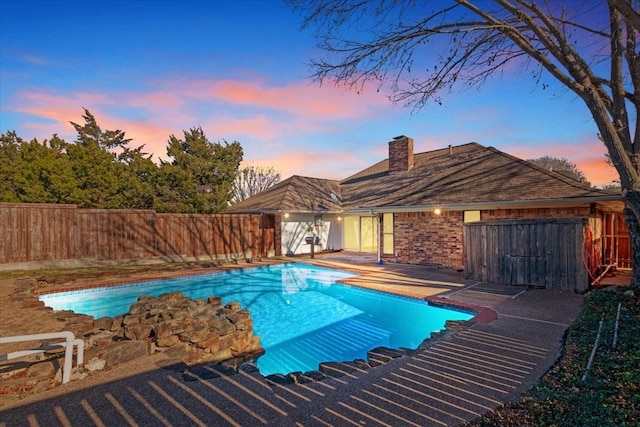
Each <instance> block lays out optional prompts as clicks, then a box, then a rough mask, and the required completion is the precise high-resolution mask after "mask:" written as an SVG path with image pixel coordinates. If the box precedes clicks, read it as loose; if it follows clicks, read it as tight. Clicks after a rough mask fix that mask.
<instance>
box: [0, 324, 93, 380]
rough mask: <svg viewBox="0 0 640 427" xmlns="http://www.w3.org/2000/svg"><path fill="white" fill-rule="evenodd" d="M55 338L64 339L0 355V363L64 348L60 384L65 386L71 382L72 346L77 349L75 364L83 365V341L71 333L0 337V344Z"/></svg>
mask: <svg viewBox="0 0 640 427" xmlns="http://www.w3.org/2000/svg"><path fill="white" fill-rule="evenodd" d="M56 338H64V339H65V341H64V342H61V343H55V344H47V345H43V346H41V347H38V348H34V349H30V350H21V351H14V352H11V353H7V354H0V361H2V360H10V359H16V358H18V357H24V356H29V355H32V354H37V353H44V352H45V351H48V350H53V349H56V348H60V347H64V365H63V367H62V384H66V383H68V382H69V380H71V365H72V361H73V346H74V345H75V346H77V347H78V355H77V356H76V364H77V366H80V365H82V364H83V363H84V341H82V340H81V339H76V337H75V336H74V335H73V332H70V331H62V332H51V333H47V334H34V335H19V336H15V337H0V344H9V343H16V342H25V341H38V340H51V339H56Z"/></svg>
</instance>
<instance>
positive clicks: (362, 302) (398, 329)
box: [40, 263, 473, 375]
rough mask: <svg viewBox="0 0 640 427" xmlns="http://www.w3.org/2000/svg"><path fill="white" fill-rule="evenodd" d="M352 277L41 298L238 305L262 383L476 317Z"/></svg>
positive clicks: (228, 276) (295, 277) (251, 275)
mask: <svg viewBox="0 0 640 427" xmlns="http://www.w3.org/2000/svg"><path fill="white" fill-rule="evenodd" d="M352 276H354V274H353V273H349V272H345V271H340V270H334V269H329V268H323V267H317V266H311V265H308V264H302V263H291V264H280V265H274V266H268V267H257V268H247V269H243V270H236V271H227V272H222V273H212V274H206V275H199V276H189V277H180V278H173V279H163V280H154V281H149V282H142V283H135V284H131V285H122V286H113V287H107V288H97V289H86V290H82V291H72V292H61V293H56V294H48V295H42V296H41V297H40V300H41V301H43V302H44V303H45V305H47V306H49V307H52V308H54V309H56V310H73V311H74V312H76V313H83V314H88V315H90V316H93V317H95V318H99V317H105V316H106V317H114V316H118V315H120V314H124V313H126V312H128V311H129V307H130V306H131V305H132V304H134V303H135V302H136V300H137V299H138V296H140V295H154V296H158V295H161V294H163V293H166V292H174V291H181V292H182V294H183V295H184V296H187V297H189V298H194V299H206V298H208V297H210V296H219V297H220V298H222V301H223V302H224V303H228V302H232V301H237V302H240V304H241V305H242V307H243V308H247V309H248V310H249V312H250V313H251V318H252V319H253V324H254V333H255V334H257V335H259V336H260V343H261V345H262V347H263V348H264V349H265V354H264V355H263V356H261V357H260V358H259V359H258V361H257V365H258V369H259V370H260V372H261V373H262V374H263V375H270V374H274V373H288V372H295V371H303V372H305V371H310V370H316V369H318V365H319V364H320V363H321V362H328V361H347V360H355V359H366V357H367V351H368V350H371V349H373V348H375V347H379V346H386V347H391V348H399V347H405V348H416V347H417V346H419V345H420V344H421V343H422V341H423V340H424V339H425V338H428V337H429V334H430V333H431V332H434V331H439V330H441V329H442V328H443V327H444V324H445V322H446V321H447V320H468V319H470V318H471V317H473V314H470V313H468V312H463V311H458V310H449V309H444V308H440V307H435V306H431V305H429V304H427V303H426V302H424V301H420V300H415V299H411V298H405V297H400V296H396V295H392V294H387V293H383V292H376V291H370V290H366V289H361V288H357V287H352V286H346V285H342V284H338V283H336V281H337V280H340V279H344V278H347V277H352Z"/></svg>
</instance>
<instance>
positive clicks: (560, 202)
mask: <svg viewBox="0 0 640 427" xmlns="http://www.w3.org/2000/svg"><path fill="white" fill-rule="evenodd" d="M622 200H623V199H622V196H621V195H618V194H612V195H611V196H600V197H576V198H569V199H540V200H505V201H493V202H468V203H441V204H437V203H431V204H428V205H412V206H367V207H358V208H352V209H346V210H345V211H344V213H345V214H359V213H369V214H371V213H372V211H375V212H378V213H391V212H394V213H395V212H429V211H433V210H434V209H436V208H440V209H441V210H448V211H465V210H467V211H468V210H490V209H494V210H497V209H513V208H522V207H525V206H528V207H536V208H553V207H567V206H585V205H589V204H591V203H607V202H622Z"/></svg>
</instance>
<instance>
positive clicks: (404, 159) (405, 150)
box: [389, 135, 413, 173]
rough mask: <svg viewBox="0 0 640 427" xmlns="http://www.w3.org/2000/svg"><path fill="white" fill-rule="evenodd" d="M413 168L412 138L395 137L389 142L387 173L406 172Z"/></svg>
mask: <svg viewBox="0 0 640 427" xmlns="http://www.w3.org/2000/svg"><path fill="white" fill-rule="evenodd" d="M411 168H413V138H409V137H407V136H404V135H400V136H396V137H395V138H393V141H389V173H397V172H406V171H408V170H411Z"/></svg>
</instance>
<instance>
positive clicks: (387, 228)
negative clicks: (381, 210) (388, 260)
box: [382, 213, 395, 255]
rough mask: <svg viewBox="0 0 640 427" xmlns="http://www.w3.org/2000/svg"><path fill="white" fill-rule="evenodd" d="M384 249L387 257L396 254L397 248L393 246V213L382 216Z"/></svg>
mask: <svg viewBox="0 0 640 427" xmlns="http://www.w3.org/2000/svg"><path fill="white" fill-rule="evenodd" d="M382 248H383V251H384V254H385V255H393V254H394V253H395V247H394V246H393V214H392V213H386V214H383V215H382Z"/></svg>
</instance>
